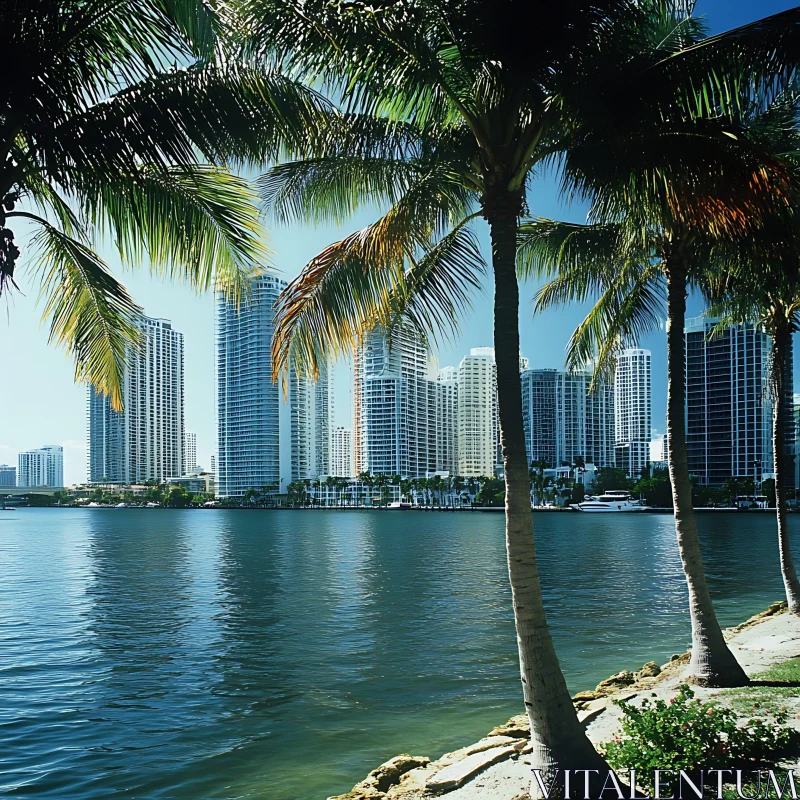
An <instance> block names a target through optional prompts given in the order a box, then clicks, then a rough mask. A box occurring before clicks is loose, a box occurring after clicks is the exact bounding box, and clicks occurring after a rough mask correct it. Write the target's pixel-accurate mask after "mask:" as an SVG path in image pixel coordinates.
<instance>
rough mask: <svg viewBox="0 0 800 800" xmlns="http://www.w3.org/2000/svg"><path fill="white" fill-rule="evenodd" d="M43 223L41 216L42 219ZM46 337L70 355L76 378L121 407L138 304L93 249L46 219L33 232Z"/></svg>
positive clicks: (134, 333) (34, 257)
mask: <svg viewBox="0 0 800 800" xmlns="http://www.w3.org/2000/svg"><path fill="white" fill-rule="evenodd" d="M42 222H43V223H44V221H42ZM32 245H33V257H32V260H33V261H34V262H35V264H36V269H37V271H38V272H39V274H40V276H41V284H42V288H41V295H40V296H41V298H42V299H43V300H44V302H45V309H44V315H45V318H46V319H48V320H49V321H50V339H51V340H52V341H54V342H56V343H58V344H60V345H61V346H63V347H66V349H67V350H68V351H69V352H70V353H71V354H72V356H73V357H74V359H75V362H76V367H75V379H76V380H78V381H89V382H91V383H92V384H93V385H94V386H95V387H96V388H97V389H98V391H101V392H104V393H106V394H108V395H109V396H110V397H111V402H112V405H113V406H114V408H116V409H120V408H121V407H122V400H123V398H122V383H123V376H124V373H125V366H126V363H127V354H128V350H129V348H130V347H131V346H135V344H136V343H137V341H138V332H137V328H136V325H135V321H136V316H137V314H138V313H139V312H140V311H141V309H140V308H139V307H138V306H137V305H136V303H134V301H133V299H132V298H131V297H130V295H129V294H128V293H127V291H126V290H125V287H124V286H122V285H121V284H120V283H119V282H117V281H116V280H115V279H114V277H113V276H112V275H111V273H110V272H109V271H108V267H107V266H106V265H105V264H104V263H103V262H102V261H101V260H100V258H99V257H98V256H97V254H96V253H94V252H93V251H92V250H91V249H89V248H88V247H87V246H86V245H85V244H83V243H82V242H79V241H77V240H76V239H72V238H71V237H69V236H67V235H66V234H65V233H62V232H61V231H59V230H58V229H57V228H55V227H53V226H52V225H49V224H46V223H44V224H42V225H41V227H40V229H39V232H38V233H37V234H36V235H35V236H34V238H33V241H32Z"/></svg>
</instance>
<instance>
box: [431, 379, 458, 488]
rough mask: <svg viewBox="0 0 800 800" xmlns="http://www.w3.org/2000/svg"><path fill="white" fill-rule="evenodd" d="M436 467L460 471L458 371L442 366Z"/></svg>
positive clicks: (438, 398) (453, 472) (436, 386)
mask: <svg viewBox="0 0 800 800" xmlns="http://www.w3.org/2000/svg"><path fill="white" fill-rule="evenodd" d="M435 391H436V409H435V412H434V413H435V420H436V424H435V428H436V469H437V471H439V472H449V473H450V474H451V475H456V474H457V473H458V373H457V372H456V368H455V367H442V369H440V370H439V375H438V379H437V381H436V384H435Z"/></svg>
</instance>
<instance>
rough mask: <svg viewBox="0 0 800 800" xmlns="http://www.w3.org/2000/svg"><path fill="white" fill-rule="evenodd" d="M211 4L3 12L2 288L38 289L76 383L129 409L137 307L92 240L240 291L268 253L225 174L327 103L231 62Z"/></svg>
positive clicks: (236, 184)
mask: <svg viewBox="0 0 800 800" xmlns="http://www.w3.org/2000/svg"><path fill="white" fill-rule="evenodd" d="M215 8H216V6H215V5H213V4H209V3H205V2H202V1H201V0H93V2H82V1H81V0H39V2H35V3H18V2H4V3H2V31H0V49H2V52H3V57H4V59H5V60H6V64H7V65H9V70H10V71H9V74H8V76H7V79H6V80H4V81H3V82H2V86H0V294H2V293H3V292H7V291H8V290H9V289H10V288H13V287H14V286H16V285H17V284H19V285H20V286H21V287H22V288H26V287H27V286H28V285H29V284H39V285H40V287H41V298H42V300H43V304H44V316H45V318H46V319H47V320H49V327H50V338H51V340H54V341H55V342H57V343H59V344H61V345H63V346H65V347H66V348H67V350H68V351H69V352H70V353H71V354H72V355H73V357H74V359H75V364H76V378H77V379H79V380H88V381H91V382H92V383H93V384H94V385H95V386H96V387H97V388H98V389H99V390H101V391H103V392H105V393H107V394H109V395H110V396H111V399H112V401H113V403H114V405H115V406H117V407H119V405H120V402H121V396H120V379H121V375H122V372H123V370H124V366H125V359H126V350H127V349H128V347H129V346H131V345H135V344H136V343H137V342H138V333H137V328H136V324H135V323H136V317H137V316H138V314H139V312H140V311H141V309H140V308H139V307H138V306H137V305H136V303H135V301H134V300H133V298H132V297H131V296H130V295H129V294H128V292H127V291H126V290H125V288H124V286H123V285H122V284H121V283H120V282H119V281H118V280H117V279H116V278H115V277H114V276H113V275H112V273H111V271H110V269H109V267H108V265H107V264H106V263H105V262H104V261H103V259H102V258H101V257H100V255H99V254H98V252H97V250H96V249H95V248H96V245H97V244H98V243H99V241H102V240H105V241H106V242H108V243H109V244H110V245H111V247H112V248H113V249H114V250H115V251H116V253H117V255H118V256H119V257H120V258H121V260H122V261H123V262H124V263H126V264H128V265H131V266H139V265H140V264H141V263H142V262H144V261H146V262H148V263H149V265H150V268H151V269H152V270H153V271H154V272H156V273H157V274H161V275H165V276H168V277H171V278H178V279H181V280H184V281H188V282H189V283H190V284H191V285H192V286H194V287H197V288H206V287H208V286H209V285H211V284H212V283H214V284H215V285H216V286H218V287H221V288H223V289H225V290H231V291H233V292H235V293H237V294H238V293H239V292H241V290H242V288H243V287H244V286H245V281H246V279H247V277H248V275H249V274H250V272H251V271H252V270H253V269H254V268H255V267H257V266H258V265H259V264H260V263H262V262H263V261H264V259H265V257H266V251H265V249H264V246H263V244H262V243H261V241H260V237H259V235H258V234H257V231H258V211H257V206H256V204H255V202H254V200H255V197H254V195H253V194H252V192H251V191H250V189H249V188H248V186H247V183H246V182H245V181H243V180H242V179H240V178H238V177H235V176H234V175H232V174H230V173H229V172H228V171H227V170H226V166H227V164H228V163H229V162H230V161H239V162H241V161H243V160H255V161H257V163H263V162H264V160H265V159H267V158H270V157H271V156H273V155H275V154H276V153H277V152H278V148H279V145H280V144H281V143H283V144H285V145H286V146H288V147H289V148H290V149H291V143H292V142H293V141H297V140H299V138H300V137H303V138H307V134H306V133H305V131H306V130H307V129H308V127H309V126H313V125H315V124H316V121H317V117H316V116H315V114H316V113H317V112H322V111H323V110H324V109H326V108H327V104H325V103H324V102H322V101H321V100H320V99H319V98H318V97H317V96H316V95H315V93H314V92H312V91H310V90H308V89H306V88H304V87H301V86H300V85H298V84H296V83H295V82H293V81H291V80H288V79H287V78H284V77H281V76H280V75H278V74H277V73H275V72H265V71H264V70H263V69H259V70H256V69H254V68H251V67H248V66H246V65H245V64H244V63H243V62H241V61H238V60H236V59H234V58H231V57H230V56H226V55H225V52H224V49H223V34H224V32H225V24H224V20H223V15H222V14H220V13H217V12H216V11H215V10H214V9H215ZM18 237H23V238H24V239H25V242H21V243H20V244H17V241H18ZM26 249H28V250H30V257H29V258H26V259H25V261H24V262H21V263H20V264H18V263H17V262H18V261H19V260H20V258H21V255H22V252H23V251H25V250H26ZM19 267H22V268H23V269H20V268H19Z"/></svg>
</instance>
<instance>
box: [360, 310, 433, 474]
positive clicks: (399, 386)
mask: <svg viewBox="0 0 800 800" xmlns="http://www.w3.org/2000/svg"><path fill="white" fill-rule="evenodd" d="M428 370H429V353H428V347H427V344H426V343H425V340H424V339H423V338H422V337H421V336H420V335H419V334H417V333H416V332H415V331H414V330H413V329H412V328H411V326H409V325H405V324H399V325H397V326H396V327H395V328H394V329H393V330H392V333H391V338H389V336H388V335H387V333H386V332H385V331H383V330H382V329H379V328H376V329H374V330H372V331H369V332H368V333H366V334H365V335H364V336H363V338H362V341H361V342H360V343H359V346H358V348H357V352H356V354H355V358H354V368H353V377H354V391H353V395H354V412H355V419H354V423H355V424H354V428H355V430H354V436H353V439H354V447H355V456H356V463H355V465H354V466H355V469H356V471H358V472H361V471H364V470H368V471H369V472H370V473H372V474H373V475H375V474H377V473H381V474H385V475H401V476H403V477H424V476H425V475H426V474H427V473H428V472H431V471H433V470H434V469H435V459H436V453H435V448H434V452H431V444H430V443H431V439H432V436H433V431H432V426H433V425H434V420H433V419H432V414H431V406H432V400H433V398H434V397H435V395H434V393H433V390H432V388H431V386H430V384H431V381H430V380H429V378H428Z"/></svg>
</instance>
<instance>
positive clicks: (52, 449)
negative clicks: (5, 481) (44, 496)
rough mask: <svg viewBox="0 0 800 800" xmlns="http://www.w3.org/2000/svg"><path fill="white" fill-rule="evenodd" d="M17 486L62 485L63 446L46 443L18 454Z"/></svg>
mask: <svg viewBox="0 0 800 800" xmlns="http://www.w3.org/2000/svg"><path fill="white" fill-rule="evenodd" d="M17 467H18V468H17V486H26V487H33V486H63V485H64V448H63V447H60V446H59V445H48V446H47V447H40V448H38V449H37V450H28V451H26V452H25V453H20V454H19V459H18V465H17Z"/></svg>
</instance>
